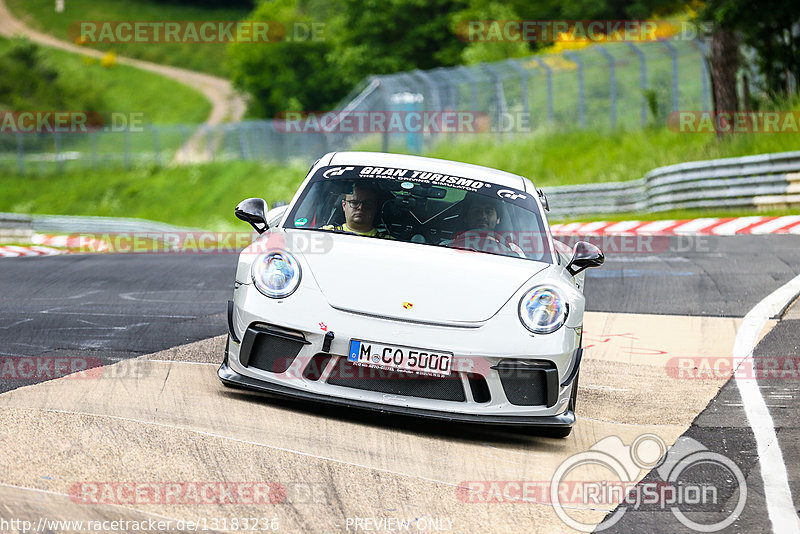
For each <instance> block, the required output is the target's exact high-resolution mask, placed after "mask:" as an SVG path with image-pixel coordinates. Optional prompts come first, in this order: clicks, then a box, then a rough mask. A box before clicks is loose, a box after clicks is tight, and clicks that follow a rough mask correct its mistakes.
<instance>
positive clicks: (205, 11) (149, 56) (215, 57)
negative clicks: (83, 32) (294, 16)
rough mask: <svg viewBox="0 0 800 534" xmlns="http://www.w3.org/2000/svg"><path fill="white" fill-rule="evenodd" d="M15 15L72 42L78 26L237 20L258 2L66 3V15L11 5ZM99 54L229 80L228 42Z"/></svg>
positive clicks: (32, 1) (16, 0) (19, 2)
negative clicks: (88, 23)
mask: <svg viewBox="0 0 800 534" xmlns="http://www.w3.org/2000/svg"><path fill="white" fill-rule="evenodd" d="M5 2H6V4H7V5H8V8H9V9H10V10H11V12H12V13H14V15H15V16H16V17H18V18H20V19H22V20H23V21H24V22H25V23H26V24H28V25H30V26H31V27H33V28H36V29H38V30H42V31H44V32H47V33H49V34H51V35H54V36H56V37H58V38H59V39H64V40H72V39H73V38H74V36H73V35H71V34H70V27H71V25H72V24H74V23H77V22H79V21H190V20H191V21H202V20H214V21H235V20H239V19H241V18H243V17H245V16H247V13H248V12H249V11H250V10H251V9H252V6H253V4H254V3H255V2H254V0H124V1H122V0H66V2H65V9H64V12H63V13H56V11H55V10H54V9H53V6H54V0H5ZM86 46H91V47H92V48H96V49H98V50H103V51H114V52H116V53H118V54H119V55H122V56H129V57H135V58H138V59H143V60H145V61H152V62H154V63H163V64H166V65H174V66H176V67H183V68H187V69H192V70H197V71H200V72H208V73H210V74H216V75H218V76H227V74H228V71H227V65H226V52H225V51H226V48H227V45H226V44H225V43H202V44H197V43H163V42H161V43H142V42H128V43H96V44H93V45H86Z"/></svg>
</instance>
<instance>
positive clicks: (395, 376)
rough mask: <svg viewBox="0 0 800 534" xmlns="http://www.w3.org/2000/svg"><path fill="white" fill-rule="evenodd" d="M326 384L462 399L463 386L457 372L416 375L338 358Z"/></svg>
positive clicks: (459, 400)
mask: <svg viewBox="0 0 800 534" xmlns="http://www.w3.org/2000/svg"><path fill="white" fill-rule="evenodd" d="M327 382H328V384H331V385H334V386H343V387H347V388H353V389H364V390H367V391H378V392H381V393H391V394H395V395H407V396H409V397H420V398H423V399H432V400H446V401H458V402H465V401H466V400H467V398H466V396H465V395H464V386H463V385H462V384H461V379H460V378H459V375H458V373H455V374H452V375H450V376H449V377H446V378H439V377H430V376H420V375H416V374H413V373H401V372H399V371H389V370H385V369H374V368H372V367H362V366H359V365H353V364H351V363H350V362H348V361H347V359H346V358H339V360H338V362H336V364H335V366H334V368H333V371H331V374H330V376H329V377H328V381H327Z"/></svg>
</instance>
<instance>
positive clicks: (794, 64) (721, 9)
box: [698, 0, 800, 97]
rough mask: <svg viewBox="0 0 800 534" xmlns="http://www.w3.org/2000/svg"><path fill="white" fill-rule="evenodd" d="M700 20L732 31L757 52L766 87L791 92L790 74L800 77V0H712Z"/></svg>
mask: <svg viewBox="0 0 800 534" xmlns="http://www.w3.org/2000/svg"><path fill="white" fill-rule="evenodd" d="M698 18H699V19H700V20H709V21H711V22H712V23H713V26H714V32H715V33H717V32H719V31H731V32H735V33H736V34H738V35H739V36H741V41H742V43H744V44H745V45H748V46H751V47H753V49H755V51H756V54H757V66H758V68H759V71H760V72H761V74H762V75H763V76H764V87H763V89H764V90H766V92H767V93H768V94H769V95H771V96H772V97H776V96H778V95H781V94H786V95H787V96H791V95H789V94H788V92H789V91H788V89H789V87H790V84H789V77H790V76H792V77H794V79H795V80H800V2H797V0H762V1H759V2H753V1H751V0H709V2H708V3H707V4H706V5H705V7H704V9H703V10H702V11H701V12H700V13H699V15H698Z"/></svg>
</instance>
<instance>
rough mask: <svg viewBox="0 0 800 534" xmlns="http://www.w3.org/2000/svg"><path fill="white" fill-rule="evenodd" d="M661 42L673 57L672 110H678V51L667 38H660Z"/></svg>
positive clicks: (675, 111) (674, 111)
mask: <svg viewBox="0 0 800 534" xmlns="http://www.w3.org/2000/svg"><path fill="white" fill-rule="evenodd" d="M659 42H660V43H661V44H663V45H664V46H665V47H666V49H667V50H669V55H670V57H671V59H672V112H673V113H677V112H678V51H677V50H676V49H675V47H674V46H672V43H670V42H669V41H667V40H660V39H659Z"/></svg>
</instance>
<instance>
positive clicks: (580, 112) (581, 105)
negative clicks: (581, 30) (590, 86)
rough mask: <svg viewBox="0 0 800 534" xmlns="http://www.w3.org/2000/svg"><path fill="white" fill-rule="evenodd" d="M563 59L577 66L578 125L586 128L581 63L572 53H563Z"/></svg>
mask: <svg viewBox="0 0 800 534" xmlns="http://www.w3.org/2000/svg"><path fill="white" fill-rule="evenodd" d="M564 57H568V58H570V59H571V60H572V61H574V62H575V63H576V64H577V65H578V123H579V124H580V125H581V127H582V128H583V127H585V126H586V95H585V93H584V89H585V88H584V85H583V61H581V58H579V57H578V55H577V54H574V53H572V52H564Z"/></svg>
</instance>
